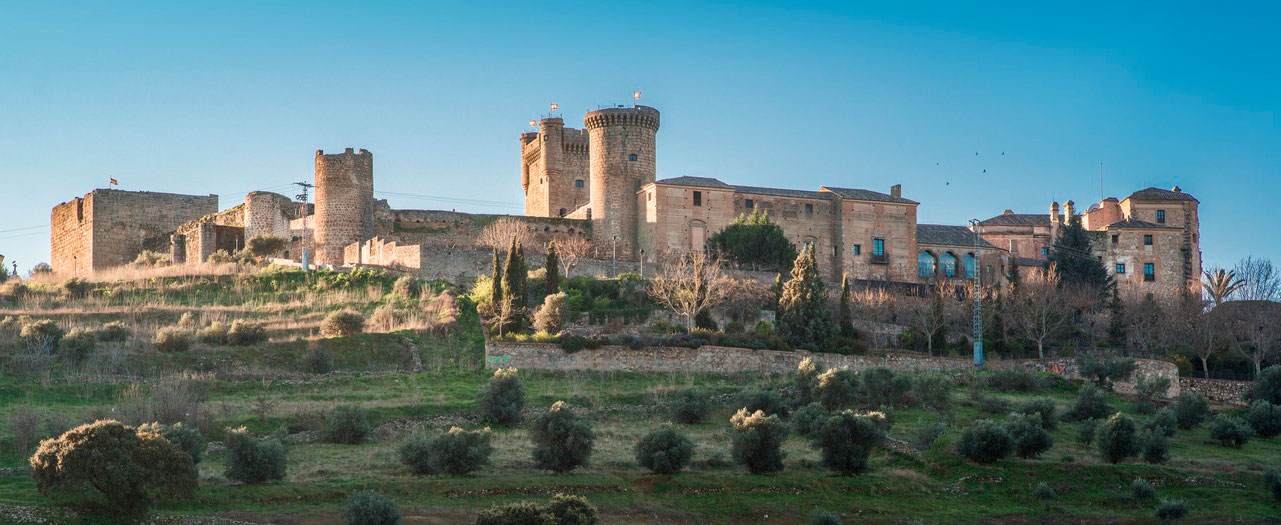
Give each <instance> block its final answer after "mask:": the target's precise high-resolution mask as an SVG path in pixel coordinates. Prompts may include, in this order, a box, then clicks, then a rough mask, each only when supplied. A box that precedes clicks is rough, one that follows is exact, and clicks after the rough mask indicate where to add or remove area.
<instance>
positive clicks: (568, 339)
mask: <svg viewBox="0 0 1281 525" xmlns="http://www.w3.org/2000/svg"><path fill="white" fill-rule="evenodd" d="M604 344H605V340H603V339H601V338H599V337H587V336H582V335H578V334H565V335H562V336H560V345H559V346H560V349H561V350H564V351H565V353H567V354H572V353H574V352H577V351H579V350H595V349H597V348H600V347H601V346H604Z"/></svg>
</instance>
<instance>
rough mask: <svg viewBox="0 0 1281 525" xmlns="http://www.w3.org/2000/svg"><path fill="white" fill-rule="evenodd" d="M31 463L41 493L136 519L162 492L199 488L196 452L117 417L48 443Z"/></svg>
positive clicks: (188, 491)
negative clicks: (184, 449)
mask: <svg viewBox="0 0 1281 525" xmlns="http://www.w3.org/2000/svg"><path fill="white" fill-rule="evenodd" d="M29 463H30V467H31V477H32V478H34V479H35V483H36V488H37V489H39V491H40V493H41V494H43V495H45V496H59V497H68V498H71V499H73V500H78V502H79V503H82V504H84V506H85V507H87V509H88V510H89V514H102V515H107V516H112V517H117V518H124V519H126V520H130V521H132V520H133V519H137V518H141V517H142V516H144V515H145V514H146V513H147V508H148V507H149V506H150V504H151V501H152V499H153V498H155V497H157V496H167V497H175V498H182V497H190V496H191V495H192V494H194V493H195V490H196V467H195V464H193V463H192V462H191V457H190V456H188V455H187V454H185V453H183V451H182V450H181V449H179V448H178V447H177V446H175V445H174V444H172V443H170V442H169V441H167V440H165V439H164V438H163V437H161V436H160V435H159V434H156V433H154V432H150V431H148V432H139V431H137V430H136V429H134V428H133V427H130V426H127V425H124V424H122V423H120V422H118V421H113V420H100V421H95V422H93V423H88V424H85V425H80V426H78V427H76V428H73V429H71V430H68V431H66V432H65V433H63V434H62V435H60V436H58V437H56V438H54V439H47V440H45V441H42V442H41V443H40V448H39V449H38V450H36V452H35V454H33V455H32V456H31V458H30V459H29Z"/></svg>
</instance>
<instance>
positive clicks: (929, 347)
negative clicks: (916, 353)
mask: <svg viewBox="0 0 1281 525" xmlns="http://www.w3.org/2000/svg"><path fill="white" fill-rule="evenodd" d="M956 312H957V306H956V300H955V298H954V297H953V296H952V294H950V293H948V285H947V284H946V283H945V282H943V281H942V280H941V279H940V280H938V281H936V282H935V283H934V284H933V285H932V287H931V288H930V294H929V297H928V298H922V299H920V300H917V301H913V302H912V303H911V305H910V306H909V307H908V322H909V323H910V325H911V327H912V328H914V329H916V331H917V332H920V333H921V335H923V336H925V350H926V351H927V352H929V354H930V355H934V335H935V334H937V333H938V332H939V330H942V329H943V328H944V327H946V326H947V325H948V324H949V323H950V322H951V321H952V319H953V318H955V317H956Z"/></svg>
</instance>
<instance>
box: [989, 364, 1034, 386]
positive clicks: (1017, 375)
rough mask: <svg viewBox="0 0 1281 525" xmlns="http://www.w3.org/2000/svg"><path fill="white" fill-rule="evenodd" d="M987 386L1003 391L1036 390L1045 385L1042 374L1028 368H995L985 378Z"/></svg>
mask: <svg viewBox="0 0 1281 525" xmlns="http://www.w3.org/2000/svg"><path fill="white" fill-rule="evenodd" d="M985 383H987V387H988V388H991V389H993V390H998V391H1001V392H1034V391H1036V390H1040V389H1041V388H1042V387H1044V386H1045V381H1044V380H1043V379H1042V378H1041V376H1040V375H1038V374H1036V373H1035V372H1031V371H1028V370H1019V369H1015V368H1006V369H1001V370H994V371H992V372H991V373H990V374H988V375H987V377H986V379H985Z"/></svg>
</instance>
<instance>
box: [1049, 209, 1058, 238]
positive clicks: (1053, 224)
mask: <svg viewBox="0 0 1281 525" xmlns="http://www.w3.org/2000/svg"><path fill="white" fill-rule="evenodd" d="M1057 240H1059V203H1058V201H1054V202H1052V203H1050V242H1054V241H1057Z"/></svg>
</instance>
